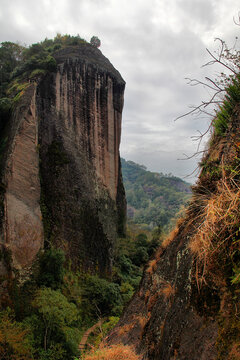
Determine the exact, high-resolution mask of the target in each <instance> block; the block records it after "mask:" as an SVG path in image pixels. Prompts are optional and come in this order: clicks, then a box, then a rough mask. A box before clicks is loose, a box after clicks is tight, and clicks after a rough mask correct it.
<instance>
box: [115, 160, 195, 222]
mask: <svg viewBox="0 0 240 360" xmlns="http://www.w3.org/2000/svg"><path fill="white" fill-rule="evenodd" d="M121 162H122V174H123V182H124V187H125V191H126V197H127V203H128V219H129V220H132V221H133V222H134V223H137V224H141V226H143V227H145V228H149V229H152V228H153V227H155V226H161V227H163V228H169V226H170V224H171V221H172V219H173V218H175V217H176V215H177V213H178V212H179V211H180V209H181V207H182V206H183V205H186V203H187V201H188V200H189V199H190V197H191V188H190V184H188V183H186V182H185V181H183V180H182V179H180V178H178V177H175V176H172V175H164V174H162V173H153V172H151V171H147V169H146V167H145V166H143V165H139V164H136V163H134V162H133V161H126V160H125V159H121Z"/></svg>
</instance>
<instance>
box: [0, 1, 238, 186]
mask: <svg viewBox="0 0 240 360" xmlns="http://www.w3.org/2000/svg"><path fill="white" fill-rule="evenodd" d="M239 10H240V4H239V0H148V1H146V0H58V1H54V0H38V1H33V0H0V41H1V42H2V41H13V42H15V41H19V42H21V43H23V44H31V43H36V42H38V41H42V40H44V39H45V38H46V37H47V38H53V37H54V36H55V35H56V33H61V34H66V33H67V34H71V35H76V34H79V35H80V36H81V37H83V38H84V39H86V40H88V41H89V40H90V38H91V37H92V36H93V35H96V36H98V37H99V38H100V40H101V42H102V45H101V48H100V50H101V51H102V52H103V54H104V55H105V56H106V57H108V58H109V60H110V61H111V63H112V64H113V65H114V66H115V67H116V68H117V69H118V70H119V71H120V73H121V75H122V77H123V78H124V80H125V81H126V90H125V105H124V111H123V126H122V142H121V156H122V157H124V158H125V159H127V160H133V161H135V162H138V163H140V164H144V165H145V166H147V168H148V169H149V170H152V171H159V172H163V173H170V172H171V173H172V174H174V175H177V176H180V177H182V178H183V177H184V176H187V175H189V174H191V173H192V171H193V170H194V169H195V168H196V167H197V163H198V161H199V160H200V159H199V158H198V159H195V158H193V159H191V160H178V159H182V158H184V154H187V155H189V156H190V155H192V154H193V153H194V152H195V151H196V145H197V144H196V142H193V141H192V139H191V137H192V136H195V135H197V131H198V130H199V131H204V129H206V127H207V125H208V123H209V119H207V118H206V117H203V116H201V117H200V118H193V117H188V118H182V119H179V120H178V121H174V119H175V118H176V117H178V116H180V115H182V114H184V113H186V112H187V111H188V110H189V106H191V105H198V104H199V103H200V102H201V101H202V100H203V99H207V98H208V96H209V95H208V92H207V91H206V89H203V88H201V87H191V86H189V85H187V81H186V79H185V78H187V77H190V78H198V79H200V80H201V79H204V76H206V74H209V72H211V73H212V74H213V77H214V76H215V74H216V72H217V70H216V69H214V68H213V67H212V68H211V69H207V68H201V66H202V65H203V64H204V63H206V62H207V61H208V60H209V57H208V55H207V52H206V48H209V49H210V50H211V51H214V50H217V44H216V42H214V39H215V38H216V37H220V38H221V39H223V40H226V41H227V42H228V44H229V45H230V46H231V45H233V44H234V41H235V37H236V36H238V35H239V31H240V27H238V26H236V25H235V24H234V21H233V18H234V17H235V19H237V18H238V12H239ZM186 180H187V181H191V182H193V181H194V178H191V177H190V178H187V179H186Z"/></svg>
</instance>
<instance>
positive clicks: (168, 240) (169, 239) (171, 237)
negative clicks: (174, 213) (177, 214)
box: [162, 218, 185, 249]
mask: <svg viewBox="0 0 240 360" xmlns="http://www.w3.org/2000/svg"><path fill="white" fill-rule="evenodd" d="M184 221H185V219H184V218H180V219H178V221H177V224H176V227H175V229H174V230H173V231H171V232H170V234H169V235H168V236H167V237H166V239H164V240H163V242H162V247H163V248H164V249H165V248H166V247H167V246H168V245H169V244H171V242H172V241H173V240H174V239H175V237H176V236H177V235H178V233H179V230H180V227H181V226H182V224H183V223H184Z"/></svg>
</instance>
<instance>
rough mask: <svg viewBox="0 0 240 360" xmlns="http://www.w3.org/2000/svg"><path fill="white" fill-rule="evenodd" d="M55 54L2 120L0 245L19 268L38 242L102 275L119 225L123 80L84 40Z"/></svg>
mask: <svg viewBox="0 0 240 360" xmlns="http://www.w3.org/2000/svg"><path fill="white" fill-rule="evenodd" d="M55 58H56V61H57V64H58V68H57V72H56V73H48V74H47V75H45V76H44V77H42V78H38V80H37V81H36V82H34V83H30V84H29V87H28V89H27V90H26V91H25V94H24V96H22V98H21V100H20V102H19V105H18V106H17V108H16V111H15V112H14V114H13V117H12V119H11V122H10V125H9V129H8V134H7V136H8V150H7V151H6V154H5V158H6V161H5V167H4V171H3V174H4V175H3V183H4V187H5V194H4V201H3V202H4V209H5V210H4V221H3V222H2V228H3V230H4V231H2V236H1V244H2V246H3V247H4V248H9V249H10V250H11V252H12V261H13V266H14V267H15V268H18V269H20V270H22V269H23V268H26V267H28V266H30V265H31V264H32V262H33V260H34V258H35V256H36V254H37V252H38V251H39V249H40V248H41V247H43V243H44V241H45V245H46V246H49V243H51V245H52V246H56V247H59V248H62V249H63V250H64V251H65V253H66V256H67V258H69V259H71V263H72V266H73V267H79V266H80V267H81V266H82V267H83V268H90V269H91V270H94V271H100V272H105V273H106V272H109V271H110V270H111V261H112V252H113V246H114V241H115V238H116V235H117V232H118V231H119V232H124V223H125V208H126V203H125V194H124V189H123V185H122V179H121V166H120V162H119V144H120V137H121V113H122V107H123V92H124V87H125V82H124V81H123V79H122V78H121V76H120V74H119V73H118V72H117V71H116V70H115V69H114V67H113V66H112V65H111V64H110V62H109V61H108V60H107V59H106V58H105V57H104V56H103V55H102V54H101V52H100V51H99V50H98V49H96V48H94V47H92V46H91V45H89V44H82V45H80V46H78V47H69V48H65V49H63V50H60V51H58V52H57V53H56V54H55ZM40 209H41V210H40Z"/></svg>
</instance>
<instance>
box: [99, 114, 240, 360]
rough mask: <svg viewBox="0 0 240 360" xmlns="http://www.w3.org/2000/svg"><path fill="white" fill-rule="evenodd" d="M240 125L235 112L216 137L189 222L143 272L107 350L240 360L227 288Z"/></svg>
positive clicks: (163, 357) (233, 292)
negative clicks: (119, 347) (114, 347)
mask: <svg viewBox="0 0 240 360" xmlns="http://www.w3.org/2000/svg"><path fill="white" fill-rule="evenodd" d="M239 126H240V112H239V107H238V108H237V109H236V111H235V113H234V115H233V116H232V118H231V120H229V124H228V129H227V130H226V132H225V134H224V136H217V135H215V134H213V137H212V140H211V145H210V147H209V150H208V152H207V153H206V154H205V156H204V159H203V164H204V165H205V166H204V167H203V168H202V172H201V174H200V177H199V180H198V182H197V184H196V185H195V186H194V187H193V198H192V201H191V203H190V205H189V207H188V209H187V210H186V215H185V217H184V218H183V219H181V220H180V221H179V223H178V225H177V227H176V229H175V230H174V232H173V233H172V235H171V236H170V237H169V238H168V241H166V242H165V244H164V243H163V245H162V246H161V247H160V248H159V249H158V251H157V253H156V254H155V257H154V258H153V259H152V260H151V261H150V262H149V264H148V265H147V266H146V268H145V272H144V276H143V278H142V281H141V283H140V286H139V289H138V291H137V292H136V293H135V295H134V296H133V298H132V300H131V301H130V303H129V304H128V306H127V307H126V309H125V311H124V313H123V316H122V317H121V319H120V321H119V322H118V324H117V325H116V327H115V328H114V329H113V330H112V331H111V332H110V334H109V335H108V337H107V339H106V341H107V343H108V344H118V343H123V344H128V345H132V346H133V348H135V350H136V352H137V353H139V354H141V355H142V359H144V360H199V359H201V360H213V359H228V360H230V359H239V356H240V353H239V349H240V348H239V334H240V333H239V329H240V328H239V313H240V297H239V284H236V286H233V282H232V283H231V279H232V276H233V266H234V263H237V262H238V264H239V260H240V258H239V240H238V245H237V242H236V241H235V239H239V233H238V231H239V179H240V173H239V172H238V171H237V170H235V169H239V159H240V149H239V143H240V142H239V141H240V132H239ZM206 169H207V170H206ZM233 172H234V173H233ZM232 220H233V221H232ZM209 239H210V241H209ZM167 243H168V244H167ZM234 246H236V247H235V248H234ZM236 254H237V255H236ZM234 256H235V259H234V261H232V259H233V258H234Z"/></svg>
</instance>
